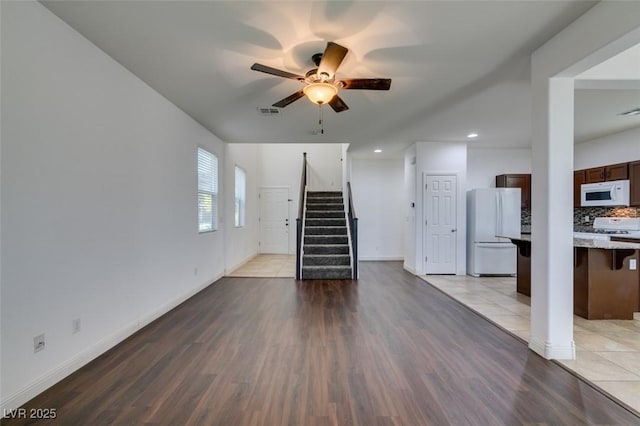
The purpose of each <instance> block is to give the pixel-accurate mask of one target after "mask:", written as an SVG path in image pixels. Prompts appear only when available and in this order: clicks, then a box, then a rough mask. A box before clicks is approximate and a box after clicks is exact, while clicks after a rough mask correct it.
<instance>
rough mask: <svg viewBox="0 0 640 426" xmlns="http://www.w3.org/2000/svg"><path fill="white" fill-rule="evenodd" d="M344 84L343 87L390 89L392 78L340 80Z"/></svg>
mask: <svg viewBox="0 0 640 426" xmlns="http://www.w3.org/2000/svg"><path fill="white" fill-rule="evenodd" d="M340 81H341V82H342V83H343V84H344V86H343V87H342V89H345V90H349V89H352V90H353V89H363V90H389V88H390V87H391V79H390V78H352V79H350V80H340Z"/></svg>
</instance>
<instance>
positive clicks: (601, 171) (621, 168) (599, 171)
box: [584, 163, 629, 183]
mask: <svg viewBox="0 0 640 426" xmlns="http://www.w3.org/2000/svg"><path fill="white" fill-rule="evenodd" d="M584 173H585V181H584V183H595V182H604V181H607V180H622V179H629V168H628V164H627V163H620V164H611V165H609V166H602V167H594V168H592V169H586V170H585V171H584Z"/></svg>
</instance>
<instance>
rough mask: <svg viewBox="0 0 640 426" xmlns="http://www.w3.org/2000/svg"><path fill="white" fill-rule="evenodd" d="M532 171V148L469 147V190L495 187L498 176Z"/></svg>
mask: <svg viewBox="0 0 640 426" xmlns="http://www.w3.org/2000/svg"><path fill="white" fill-rule="evenodd" d="M506 173H516V174H519V173H531V149H530V148H473V147H471V146H469V147H468V148H467V190H469V189H473V188H494V187H495V186H496V176H497V175H501V174H506Z"/></svg>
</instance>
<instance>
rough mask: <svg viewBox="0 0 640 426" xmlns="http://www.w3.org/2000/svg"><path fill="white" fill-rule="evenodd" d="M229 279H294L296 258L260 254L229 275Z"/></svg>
mask: <svg viewBox="0 0 640 426" xmlns="http://www.w3.org/2000/svg"><path fill="white" fill-rule="evenodd" d="M227 276H228V277H259V278H294V277H295V276H296V256H295V255H293V254H259V255H257V256H254V257H253V258H251V259H250V260H249V261H248V262H247V263H245V264H244V265H242V266H240V267H239V268H237V269H235V270H234V271H232V272H230V273H228V274H227Z"/></svg>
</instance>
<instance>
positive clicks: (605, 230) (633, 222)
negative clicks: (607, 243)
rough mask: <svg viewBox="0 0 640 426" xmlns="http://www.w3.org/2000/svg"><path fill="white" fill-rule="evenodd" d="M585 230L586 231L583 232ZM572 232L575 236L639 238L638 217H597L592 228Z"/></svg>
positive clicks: (605, 238) (639, 225)
mask: <svg viewBox="0 0 640 426" xmlns="http://www.w3.org/2000/svg"><path fill="white" fill-rule="evenodd" d="M584 231H586V232H584ZM584 231H583V232H574V234H573V236H574V237H575V238H591V239H599V240H608V239H610V237H611V236H612V235H613V236H620V237H629V238H640V218H638V217H597V218H596V219H595V221H594V222H593V229H589V230H586V229H585V230H584Z"/></svg>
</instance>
